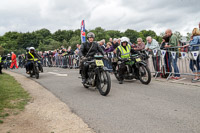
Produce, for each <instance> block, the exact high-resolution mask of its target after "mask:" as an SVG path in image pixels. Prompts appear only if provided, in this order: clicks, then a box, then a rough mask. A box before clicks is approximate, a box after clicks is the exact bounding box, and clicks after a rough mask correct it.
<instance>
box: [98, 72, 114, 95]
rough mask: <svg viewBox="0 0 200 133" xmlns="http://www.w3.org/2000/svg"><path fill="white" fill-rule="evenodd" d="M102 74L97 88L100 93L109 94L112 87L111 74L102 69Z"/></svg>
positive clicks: (99, 76)
mask: <svg viewBox="0 0 200 133" xmlns="http://www.w3.org/2000/svg"><path fill="white" fill-rule="evenodd" d="M99 74H100V75H98V78H97V89H98V90H99V92H100V94H101V95H103V96H106V95H108V93H109V92H110V88H111V79H110V75H109V73H108V72H107V71H104V70H102V71H100V72H99Z"/></svg>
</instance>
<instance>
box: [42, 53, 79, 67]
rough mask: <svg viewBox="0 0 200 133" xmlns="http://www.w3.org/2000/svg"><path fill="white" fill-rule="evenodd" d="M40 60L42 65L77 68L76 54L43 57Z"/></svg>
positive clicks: (77, 57) (77, 58) (77, 59)
mask: <svg viewBox="0 0 200 133" xmlns="http://www.w3.org/2000/svg"><path fill="white" fill-rule="evenodd" d="M41 62H42V64H43V66H44V67H61V68H79V56H77V55H65V56H62V55H59V56H56V57H43V58H42V60H41Z"/></svg>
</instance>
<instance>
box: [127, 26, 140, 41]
mask: <svg viewBox="0 0 200 133" xmlns="http://www.w3.org/2000/svg"><path fill="white" fill-rule="evenodd" d="M124 35H125V36H126V37H128V38H129V39H130V41H131V42H132V43H136V42H137V38H138V37H140V34H139V33H138V32H137V31H135V30H131V29H127V30H126V31H125V32H124Z"/></svg>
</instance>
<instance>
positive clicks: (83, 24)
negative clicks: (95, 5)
mask: <svg viewBox="0 0 200 133" xmlns="http://www.w3.org/2000/svg"><path fill="white" fill-rule="evenodd" d="M85 41H86V39H85V22H84V20H82V22H81V43H84V42H85Z"/></svg>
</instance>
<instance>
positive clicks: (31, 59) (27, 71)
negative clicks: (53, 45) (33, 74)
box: [26, 47, 40, 74]
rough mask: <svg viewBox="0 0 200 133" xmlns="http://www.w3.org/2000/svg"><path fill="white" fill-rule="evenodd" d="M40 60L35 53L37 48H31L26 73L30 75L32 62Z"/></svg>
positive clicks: (27, 58)
mask: <svg viewBox="0 0 200 133" xmlns="http://www.w3.org/2000/svg"><path fill="white" fill-rule="evenodd" d="M36 58H37V59H39V58H40V57H39V56H38V55H37V54H36V53H35V48H34V47H30V48H29V52H28V53H27V57H26V60H27V63H26V73H27V74H29V73H30V70H31V69H32V61H33V60H34V59H36Z"/></svg>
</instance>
